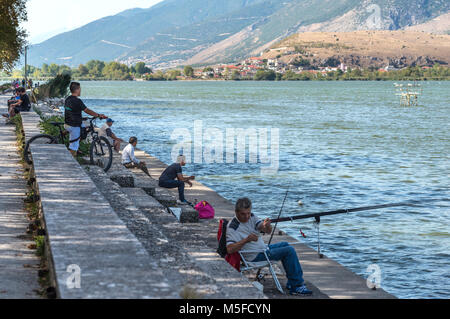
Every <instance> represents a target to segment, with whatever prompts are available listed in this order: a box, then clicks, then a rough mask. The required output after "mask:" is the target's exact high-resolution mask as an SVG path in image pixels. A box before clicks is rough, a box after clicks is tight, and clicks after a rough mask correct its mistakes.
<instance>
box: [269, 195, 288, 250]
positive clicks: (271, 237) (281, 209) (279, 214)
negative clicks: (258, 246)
mask: <svg viewBox="0 0 450 319" xmlns="http://www.w3.org/2000/svg"><path fill="white" fill-rule="evenodd" d="M288 194H289V188H288V190H287V191H286V195H285V196H284V200H283V204H282V205H281V208H280V212H279V213H278V218H277V220H276V221H275V222H274V223H275V226H274V227H273V230H272V234H271V235H270V240H269V243H268V244H267V245H270V244H271V243H272V239H273V235H274V234H275V230H276V229H277V226H278V220H280V217H281V213H282V212H283V208H284V204H285V203H286V198H287V196H288ZM271 222H272V221H271Z"/></svg>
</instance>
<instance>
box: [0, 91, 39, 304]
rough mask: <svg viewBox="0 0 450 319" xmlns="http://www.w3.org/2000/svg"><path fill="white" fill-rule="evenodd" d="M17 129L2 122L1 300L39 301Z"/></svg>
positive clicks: (2, 108)
mask: <svg viewBox="0 0 450 319" xmlns="http://www.w3.org/2000/svg"><path fill="white" fill-rule="evenodd" d="M7 100H8V97H6V96H0V113H6V111H7V106H6V105H7ZM14 130H15V127H14V125H6V124H5V121H4V119H0V298H1V299H6V298H7V299H16V298H21V299H22V298H27V299H28V298H39V295H38V294H37V291H38V290H39V289H40V286H39V283H38V268H39V263H40V260H39V257H37V256H36V255H35V250H30V249H28V248H27V246H28V245H29V244H33V243H34V242H33V241H32V238H31V237H29V236H27V235H26V230H27V226H28V224H29V221H28V219H27V214H26V212H25V209H24V202H23V199H24V198H25V193H26V191H27V188H26V181H25V179H24V178H23V168H22V165H21V164H20V157H19V154H18V153H17V146H16V134H15V131H14Z"/></svg>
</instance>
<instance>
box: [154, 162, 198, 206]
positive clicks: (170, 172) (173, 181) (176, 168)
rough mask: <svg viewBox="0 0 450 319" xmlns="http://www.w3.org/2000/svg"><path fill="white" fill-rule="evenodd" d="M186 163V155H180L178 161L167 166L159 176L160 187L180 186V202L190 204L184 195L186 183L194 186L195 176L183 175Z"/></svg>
mask: <svg viewBox="0 0 450 319" xmlns="http://www.w3.org/2000/svg"><path fill="white" fill-rule="evenodd" d="M185 165H186V157H185V156H184V155H180V156H178V158H177V162H176V163H174V164H172V165H170V166H169V167H167V168H166V169H165V170H164V172H163V173H162V174H161V176H160V177H159V187H163V188H169V189H170V188H178V196H179V199H178V204H188V205H191V206H192V204H191V203H189V202H188V201H187V200H186V198H185V197H184V184H185V183H186V184H188V185H189V186H190V187H192V182H191V181H193V180H195V176H189V177H185V176H183V168H182V167H183V166H185Z"/></svg>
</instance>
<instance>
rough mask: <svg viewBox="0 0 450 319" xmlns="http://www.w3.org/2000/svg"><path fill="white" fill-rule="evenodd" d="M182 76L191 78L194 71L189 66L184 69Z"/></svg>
mask: <svg viewBox="0 0 450 319" xmlns="http://www.w3.org/2000/svg"><path fill="white" fill-rule="evenodd" d="M184 75H185V76H187V77H192V76H193V75H194V69H193V68H192V66H190V65H186V66H185V67H184Z"/></svg>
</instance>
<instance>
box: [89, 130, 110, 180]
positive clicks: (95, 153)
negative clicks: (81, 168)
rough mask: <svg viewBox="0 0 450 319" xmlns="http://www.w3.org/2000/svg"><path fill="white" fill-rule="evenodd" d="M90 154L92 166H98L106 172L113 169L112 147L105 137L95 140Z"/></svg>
mask: <svg viewBox="0 0 450 319" xmlns="http://www.w3.org/2000/svg"><path fill="white" fill-rule="evenodd" d="M89 153H90V156H91V165H98V166H100V167H101V168H103V170H104V171H105V172H107V171H108V170H109V169H110V168H111V165H112V161H113V153H112V147H111V144H110V143H109V141H108V140H107V139H106V138H105V137H103V136H101V137H99V138H96V139H94V140H93V141H92V143H91V149H90V152H89Z"/></svg>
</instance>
